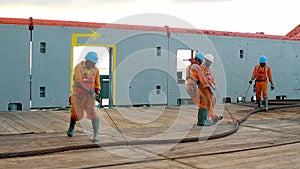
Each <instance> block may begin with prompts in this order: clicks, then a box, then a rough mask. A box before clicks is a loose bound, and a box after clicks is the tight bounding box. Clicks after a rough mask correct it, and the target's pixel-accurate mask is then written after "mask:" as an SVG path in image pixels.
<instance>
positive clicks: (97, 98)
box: [94, 94, 101, 103]
mask: <svg viewBox="0 0 300 169" xmlns="http://www.w3.org/2000/svg"><path fill="white" fill-rule="evenodd" d="M94 99H95V100H96V101H97V102H98V103H100V102H101V95H100V94H96V95H95V97H94Z"/></svg>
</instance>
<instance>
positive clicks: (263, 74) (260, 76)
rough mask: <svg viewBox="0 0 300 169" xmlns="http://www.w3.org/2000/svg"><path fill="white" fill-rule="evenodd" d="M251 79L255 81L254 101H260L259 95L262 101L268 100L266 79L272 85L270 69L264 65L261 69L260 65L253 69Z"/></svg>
mask: <svg viewBox="0 0 300 169" xmlns="http://www.w3.org/2000/svg"><path fill="white" fill-rule="evenodd" d="M251 79H255V92H256V99H258V100H261V98H262V97H261V94H262V95H263V98H264V99H268V79H269V82H270V83H273V78H272V70H271V67H270V66H268V65H265V66H264V67H261V66H260V64H258V65H256V66H255V67H254V70H253V73H252V77H251Z"/></svg>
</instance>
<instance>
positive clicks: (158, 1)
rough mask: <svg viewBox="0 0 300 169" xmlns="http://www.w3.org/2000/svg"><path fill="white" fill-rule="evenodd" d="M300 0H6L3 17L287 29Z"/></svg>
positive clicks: (297, 19)
mask: <svg viewBox="0 0 300 169" xmlns="http://www.w3.org/2000/svg"><path fill="white" fill-rule="evenodd" d="M299 4H300V2H298V1H295V0H284V1H282V0H47V1H45V0H13V1H12V0H1V1H0V17H11V18H28V17H33V18H36V19H54V20H70V21H87V22H100V23H128V24H139V25H153V26H164V25H168V26H170V27H187V28H189V27H192V28H198V29H206V30H218V31H232V32H251V33H255V32H265V33H266V34H274V35H285V34H287V33H288V32H289V31H290V30H292V29H293V28H294V27H296V26H297V25H298V24H300V14H299V13H298V10H299V9H298V8H299ZM153 13H155V14H156V15H153V17H152V18H151V15H150V14H153ZM158 14H160V15H158ZM137 16H139V17H137ZM145 16H147V17H146V18H143V17H145Z"/></svg>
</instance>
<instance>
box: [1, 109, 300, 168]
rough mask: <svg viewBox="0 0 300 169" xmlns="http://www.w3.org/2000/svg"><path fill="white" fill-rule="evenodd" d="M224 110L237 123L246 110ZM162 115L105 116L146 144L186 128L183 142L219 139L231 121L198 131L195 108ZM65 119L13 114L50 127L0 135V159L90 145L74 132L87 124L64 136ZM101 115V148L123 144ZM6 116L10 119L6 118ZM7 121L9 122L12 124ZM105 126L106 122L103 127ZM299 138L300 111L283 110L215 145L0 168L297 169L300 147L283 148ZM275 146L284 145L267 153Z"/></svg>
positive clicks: (73, 155) (100, 151) (69, 156)
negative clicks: (0, 155)
mask: <svg viewBox="0 0 300 169" xmlns="http://www.w3.org/2000/svg"><path fill="white" fill-rule="evenodd" d="M228 107H229V108H230V110H231V111H232V112H233V113H234V115H235V116H236V117H242V116H244V115H246V114H247V113H248V112H249V110H250V109H251V108H249V107H241V106H240V105H229V106H228ZM161 109H163V112H160V111H162V110H160V108H158V107H156V108H155V109H149V108H139V111H140V112H141V113H134V114H132V115H136V119H141V120H142V121H143V120H147V119H148V118H153V117H155V116H157V115H160V116H159V117H158V118H156V119H155V120H153V121H151V122H149V123H142V122H139V121H138V120H136V119H135V120H131V119H127V118H125V117H123V116H122V113H121V112H119V110H116V109H111V110H107V111H108V113H109V114H110V115H111V117H112V118H113V120H114V122H115V123H116V124H117V125H118V127H119V129H121V130H122V132H123V134H124V135H126V136H129V137H132V138H148V139H151V137H154V136H156V135H162V137H161V138H162V139H169V138H171V137H182V135H183V134H184V133H185V127H187V128H188V127H189V126H190V127H191V128H190V130H189V131H188V134H187V136H188V137H195V136H201V134H202V135H203V134H205V133H211V134H212V133H222V132H224V131H227V130H230V129H231V128H232V124H231V123H230V122H231V119H230V116H229V115H228V114H227V113H224V119H223V120H222V121H221V122H220V123H218V125H215V126H213V127H205V128H203V127H200V126H195V125H193V124H194V123H195V119H194V118H195V115H196V109H195V107H174V108H163V107H161ZM220 110H221V109H220ZM126 111H127V112H128V113H132V112H133V111H132V110H131V109H128V110H126ZM179 111H183V114H184V115H185V116H183V117H182V118H181V120H182V121H180V123H178V125H176V126H174V128H172V129H170V130H168V129H169V128H170V126H172V125H174V119H176V118H178V115H179V114H180V113H179ZM68 113H69V112H66V113H65V114H63V113H61V112H59V111H55V112H53V113H52V112H49V113H44V112H38V113H37V112H29V113H24V114H23V113H18V114H19V116H20V119H22V120H23V121H24V123H29V124H30V125H37V127H38V126H39V125H44V127H45V126H47V127H49V131H46V130H44V129H40V130H42V131H43V132H45V133H36V134H25V135H2V136H0V142H1V148H2V149H1V150H0V153H4V152H11V151H28V150H38V149H44V148H54V147H61V146H67V145H81V144H90V143H91V139H90V136H87V135H86V134H85V133H83V132H80V129H79V126H80V125H81V124H83V123H86V124H85V125H88V126H89V127H90V126H91V123H90V121H89V120H83V121H82V123H78V127H77V125H76V128H75V135H74V136H73V137H72V138H70V137H67V136H66V133H65V131H64V130H63V127H62V126H64V125H65V126H66V127H67V126H68V118H69V114H68ZM147 113H148V114H147ZM100 114H101V116H102V117H103V118H101V121H100V143H109V142H114V141H116V140H119V139H122V137H121V136H120V135H114V134H113V133H110V132H111V130H109V128H114V131H115V132H116V131H117V130H116V129H115V128H116V127H115V126H114V124H113V122H112V121H111V119H110V118H109V117H108V115H107V114H106V112H105V111H104V109H101V110H100ZM6 115H7V116H10V114H6ZM0 117H1V116H0ZM24 117H25V118H24ZM104 118H105V119H104ZM10 119H11V120H13V118H10ZM0 120H1V118H0ZM4 122H5V121H4ZM54 122H56V124H55V125H53V124H54ZM104 122H107V124H105V123H104ZM7 124H9V123H7V121H6V122H5V124H4V123H3V124H1V121H0V127H1V126H2V125H7ZM108 125H110V126H111V127H109V126H108ZM191 125H192V126H191ZM12 130H13V129H12ZM83 130H84V129H83ZM0 131H1V129H0ZM52 131H54V132H52ZM299 133H300V127H299V109H293V110H291V111H290V109H286V110H284V111H269V112H261V113H256V114H255V115H253V116H251V117H250V118H249V119H248V120H247V121H246V122H245V123H243V124H242V125H241V126H240V129H239V131H238V132H237V133H235V134H233V135H230V136H228V137H224V138H220V139H216V140H207V141H200V142H190V143H184V144H174V145H171V146H170V145H169V144H155V145H139V146H120V147H106V148H96V149H88V150H86V149H82V150H76V151H68V152H62V153H55V154H49V155H42V156H33V157H24V158H13V159H9V158H8V159H0V166H1V167H3V168H24V167H25V168H84V167H96V168H97V167H98V168H100V167H103V168H122V169H126V168H225V169H226V168H300V149H299V148H300V143H294V144H288V143H291V142H299V141H300V135H299ZM25 143H26V144H25ZM278 144H288V145H281V146H275V147H268V146H272V145H278ZM174 146H175V147H174ZM266 147H268V148H266ZM250 149H253V150H250ZM205 153H206V155H205ZM218 153H219V154H218ZM158 154H161V155H158ZM209 154H210V155H209ZM83 157H84V158H83ZM137 157H138V158H137ZM1 167H0V168H1Z"/></svg>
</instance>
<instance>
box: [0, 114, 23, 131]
mask: <svg viewBox="0 0 300 169" xmlns="http://www.w3.org/2000/svg"><path fill="white" fill-rule="evenodd" d="M12 123H13V121H11V120H10V119H7V118H6V116H5V115H4V113H1V114H0V125H1V127H2V128H3V129H5V130H6V131H4V132H5V133H9V134H18V133H19V131H18V130H17V129H16V128H15V127H14V126H13V124H12ZM1 134H4V133H1Z"/></svg>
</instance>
